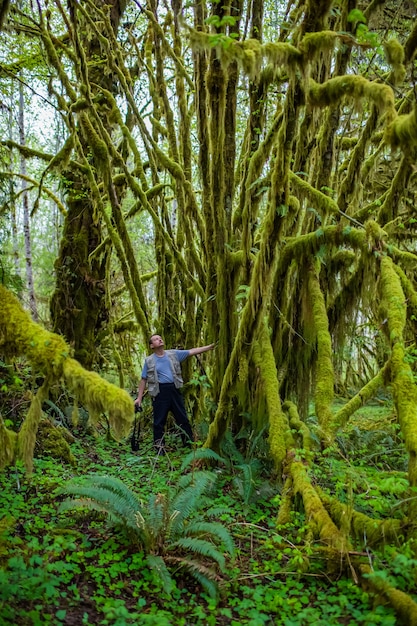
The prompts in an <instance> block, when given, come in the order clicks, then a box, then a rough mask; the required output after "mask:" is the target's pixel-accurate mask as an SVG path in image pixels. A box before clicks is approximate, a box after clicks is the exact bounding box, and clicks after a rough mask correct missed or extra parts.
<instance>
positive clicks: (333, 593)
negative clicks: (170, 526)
mask: <svg viewBox="0 0 417 626" xmlns="http://www.w3.org/2000/svg"><path fill="white" fill-rule="evenodd" d="M179 443H180V440H179V438H178V437H177V435H176V434H172V433H171V434H169V435H168V437H167V448H168V454H167V455H166V456H164V457H159V458H158V457H157V456H156V455H155V453H154V451H153V448H152V445H151V433H150V430H149V429H147V428H144V429H143V431H142V434H141V442H140V449H139V451H138V452H136V453H133V452H132V451H131V449H130V441H129V440H126V441H125V442H122V443H116V442H114V441H109V440H108V439H107V438H106V436H105V433H104V432H103V433H102V435H100V436H99V437H92V436H86V435H82V436H81V434H80V435H79V436H77V437H76V440H75V442H74V443H72V444H71V451H72V453H73V455H74V456H75V457H76V459H77V462H76V464H75V465H71V464H69V463H63V462H61V461H59V460H57V459H53V458H50V457H47V456H43V455H42V456H39V457H38V458H35V464H34V473H33V476H32V477H31V479H30V480H28V479H27V478H26V477H25V476H24V473H23V471H22V468H21V467H13V468H8V469H7V470H5V471H4V472H3V473H2V474H1V475H0V511H1V513H0V565H1V568H0V624H1V625H2V626H6V625H10V626H13V625H19V626H20V625H22V626H26V625H27V626H38V625H39V626H40V625H42V626H44V625H46V624H52V625H53V626H55V625H56V626H58V625H67V626H81V625H85V626H91V625H96V624H99V625H111V626H125V625H128V624H136V625H140V626H142V625H145V626H149V625H154V626H186V625H201V626H203V625H207V626H211V625H213V626H215V625H219V626H221V625H223V624H230V625H231V626H238V625H240V624H247V625H250V626H263V625H277V626H278V625H283V626H306V625H308V624H312V625H314V626H333V625H340V624H341V625H346V626H347V625H349V626H353V625H356V624H364V625H371V624H380V625H382V626H393V625H395V624H398V623H399V622H397V621H396V617H395V614H394V612H393V610H392V609H391V608H390V607H389V606H386V605H385V606H384V605H376V604H375V603H374V601H373V599H372V597H371V596H370V595H368V593H366V592H365V591H363V589H361V588H360V587H359V586H358V585H357V584H355V581H354V576H352V575H350V574H347V572H346V570H345V569H344V568H342V566H341V564H340V563H334V566H333V567H332V568H329V564H328V562H325V561H324V560H323V559H322V558H321V557H320V551H319V550H316V545H313V544H312V543H311V542H309V540H308V537H309V528H308V523H307V522H306V520H305V519H304V517H303V512H302V508H301V506H300V508H299V510H297V511H293V513H292V522H291V523H290V524H287V525H286V526H285V527H280V528H278V527H277V525H276V515H277V511H278V508H279V503H280V486H279V484H275V483H273V482H272V481H271V480H270V476H271V475H272V474H271V468H270V467H269V466H268V462H267V455H266V453H265V454H264V456H263V455H262V446H261V447H259V446H258V448H256V449H255V446H248V445H247V446H246V452H245V453H244V454H243V453H242V452H240V453H238V452H237V450H236V448H235V447H234V445H233V444H231V446H230V450H229V453H228V460H227V463H226V464H225V466H224V467H223V468H217V469H216V470H215V471H216V473H217V478H218V480H217V483H216V487H215V492H212V493H211V496H210V503H208V504H210V505H211V506H212V505H213V504H215V505H216V506H217V507H218V510H219V511H221V510H222V512H221V513H219V514H218V518H217V521H218V522H221V523H222V524H223V526H224V527H225V528H227V530H228V531H229V533H230V534H231V535H232V537H233V540H234V544H235V548H236V549H235V555H234V557H233V558H229V559H228V560H227V567H226V569H225V572H224V573H223V574H222V575H221V580H220V579H219V582H220V584H219V595H218V596H217V597H211V596H210V595H209V594H208V593H207V592H205V591H204V590H203V589H202V588H201V586H199V584H198V583H197V582H196V580H195V579H194V578H192V577H190V576H188V575H185V574H184V573H183V571H181V570H178V569H175V568H174V569H172V568H171V574H172V576H173V578H174V581H175V582H174V586H173V588H172V590H171V592H170V593H169V594H168V593H167V592H166V591H164V586H163V584H162V581H161V580H159V579H158V577H156V576H155V575H154V574H153V573H152V571H151V570H150V569H149V568H148V567H147V564H146V563H145V555H144V552H143V550H141V548H140V546H139V547H138V546H137V545H135V544H133V543H132V542H131V541H130V540H129V539H128V535H126V533H123V532H122V530H121V529H120V528H119V529H118V528H114V527H112V526H111V525H109V522H108V520H107V519H106V518H105V517H104V516H103V515H102V514H100V513H98V512H95V511H93V512H92V511H76V512H75V513H74V512H73V511H59V504H60V502H61V501H62V500H63V495H62V494H61V493H60V489H61V488H62V487H63V486H64V485H65V484H66V483H67V481H68V480H70V479H72V478H74V477H76V476H83V475H87V474H92V473H94V474H97V475H108V476H114V477H117V478H119V479H121V480H122V481H123V482H124V483H125V484H126V485H127V486H128V487H129V488H130V489H131V490H132V491H134V492H135V493H137V494H139V495H140V498H143V499H144V500H146V499H147V498H148V497H149V495H150V494H152V493H154V494H159V493H167V491H169V490H170V489H174V488H175V486H176V485H177V484H178V481H179V480H180V478H181V475H182V474H183V473H184V469H182V468H181V466H182V464H183V460H184V457H185V456H186V454H187V453H186V452H185V451H184V449H183V448H181V446H180V445H179ZM264 447H265V446H264ZM255 452H256V454H255ZM405 463H406V459H405V456H404V450H403V447H402V446H401V442H400V441H399V437H398V432H397V427H396V426H395V423H394V421H393V420H392V411H391V410H390V409H389V408H388V409H386V408H385V407H382V408H381V407H378V406H375V407H371V408H370V409H366V411H365V410H364V411H362V413H361V412H359V413H358V416H357V417H356V418H355V420H354V421H353V420H352V423H351V424H350V426H349V429H348V434H347V435H346V436H344V437H343V438H340V439H339V440H338V441H337V442H336V444H335V446H334V447H333V448H332V449H330V450H328V451H327V452H326V454H321V455H320V457H319V458H317V460H316V462H315V464H314V469H313V474H314V476H313V480H314V481H316V482H319V483H320V485H321V486H322V487H323V488H325V489H328V490H329V491H331V492H332V493H334V494H336V495H337V496H338V497H339V498H340V499H342V500H343V498H344V497H345V498H346V497H348V494H349V493H352V492H353V493H354V498H355V507H356V508H357V509H358V510H361V511H363V512H365V513H367V514H368V515H372V514H374V515H375V516H376V517H384V516H389V515H392V512H393V510H394V511H395V510H398V507H399V505H398V503H399V502H401V498H402V493H404V491H405V489H406V486H407V481H406V474H405V470H406V467H405ZM190 467H191V468H192V465H191V466H190ZM187 471H190V470H187ZM191 471H193V470H192V469H191ZM357 549H358V550H363V548H357ZM363 554H364V560H365V561H367V562H370V561H371V560H372V565H373V567H374V569H375V570H378V569H381V570H382V569H383V570H384V572H385V575H386V576H389V577H391V578H390V580H393V581H394V582H395V584H396V585H397V588H403V589H404V590H405V591H407V592H408V593H410V588H407V586H408V587H410V586H411V593H413V592H412V590H413V582H412V581H413V577H414V580H415V576H416V571H417V569H416V562H415V561H414V560H413V559H412V557H411V555H410V554H408V553H407V550H406V549H401V546H394V547H393V546H386V548H385V550H384V551H383V552H381V553H372V554H371V553H370V552H369V551H368V553H367V552H366V551H364V552H363ZM201 558H202V559H203V557H201ZM306 564H308V568H307V567H306ZM387 568H388V570H387ZM330 570H331V571H330ZM387 571H388V574H387ZM414 593H415V585H414ZM414 599H417V597H416V596H415V595H414Z"/></svg>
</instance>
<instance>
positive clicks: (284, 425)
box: [255, 321, 289, 475]
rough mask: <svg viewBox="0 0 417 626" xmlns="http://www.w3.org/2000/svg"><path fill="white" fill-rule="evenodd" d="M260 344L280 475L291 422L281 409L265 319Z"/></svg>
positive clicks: (273, 448)
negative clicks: (289, 422)
mask: <svg viewBox="0 0 417 626" xmlns="http://www.w3.org/2000/svg"><path fill="white" fill-rule="evenodd" d="M258 345H259V353H260V354H259V359H256V361H255V366H256V367H258V368H259V374H260V377H261V380H262V382H263V393H264V394H265V399H266V405H267V410H268V417H269V437H268V441H269V448H270V451H271V456H272V459H273V462H274V465H275V469H276V471H277V472H278V474H279V475H280V473H281V469H282V463H283V462H284V459H285V455H286V452H287V446H286V439H287V432H288V430H289V424H288V420H287V419H286V417H285V416H284V414H283V412H282V410H281V400H280V397H279V392H278V390H279V383H278V374H277V366H276V364H275V357H274V353H273V351H272V345H271V338H270V336H269V332H268V328H267V325H266V323H265V321H263V323H262V325H261V328H260V332H259V338H258Z"/></svg>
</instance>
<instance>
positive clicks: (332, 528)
mask: <svg viewBox="0 0 417 626" xmlns="http://www.w3.org/2000/svg"><path fill="white" fill-rule="evenodd" d="M289 471H290V473H291V477H292V480H293V484H294V493H299V494H300V495H301V497H302V499H303V504H304V509H305V513H306V518H307V520H308V521H310V520H311V521H313V522H314V523H315V525H316V528H317V532H318V536H319V537H320V539H321V540H322V541H323V542H324V543H325V544H327V545H328V546H331V547H332V548H335V549H336V550H338V551H340V552H342V553H344V552H345V551H346V549H347V547H348V544H347V539H346V537H345V535H344V534H343V533H342V532H341V531H340V530H339V528H338V527H337V526H336V525H335V523H334V522H333V521H332V519H331V517H330V516H329V514H328V512H327V511H326V509H325V508H324V506H323V503H322V501H321V499H320V497H319V495H318V493H317V491H316V489H315V488H314V487H313V485H312V484H311V481H310V478H309V476H308V473H307V467H306V466H305V465H304V463H303V462H302V461H297V460H295V459H294V460H293V461H292V462H291V464H290V468H289Z"/></svg>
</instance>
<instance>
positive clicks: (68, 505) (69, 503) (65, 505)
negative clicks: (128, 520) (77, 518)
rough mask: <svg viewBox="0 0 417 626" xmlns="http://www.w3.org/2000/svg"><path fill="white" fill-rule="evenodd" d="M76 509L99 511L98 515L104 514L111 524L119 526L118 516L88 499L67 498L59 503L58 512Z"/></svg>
mask: <svg viewBox="0 0 417 626" xmlns="http://www.w3.org/2000/svg"><path fill="white" fill-rule="evenodd" d="M74 509H75V510H77V509H87V510H88V511H99V512H100V513H104V514H105V515H106V516H107V517H108V518H109V519H110V520H111V521H112V522H114V523H115V524H120V523H121V519H120V516H118V515H114V514H113V513H112V512H109V510H108V509H107V508H106V507H104V506H102V505H101V504H98V502H96V501H95V500H91V499H90V498H74V499H73V498H68V499H67V500H64V501H63V502H61V504H60V505H59V507H58V511H59V512H60V513H61V512H62V511H73V510H74Z"/></svg>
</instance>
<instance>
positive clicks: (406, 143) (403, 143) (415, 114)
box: [385, 107, 417, 152]
mask: <svg viewBox="0 0 417 626" xmlns="http://www.w3.org/2000/svg"><path fill="white" fill-rule="evenodd" d="M385 137H386V141H387V142H388V143H389V144H390V145H391V146H392V147H393V148H401V149H402V150H403V151H404V152H409V151H410V150H411V149H415V147H416V146H417V108H416V107H414V109H413V110H412V111H411V113H408V114H407V115H399V116H398V117H397V118H396V119H394V121H393V122H392V123H391V124H390V125H389V126H388V128H387V131H386V135H385Z"/></svg>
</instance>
